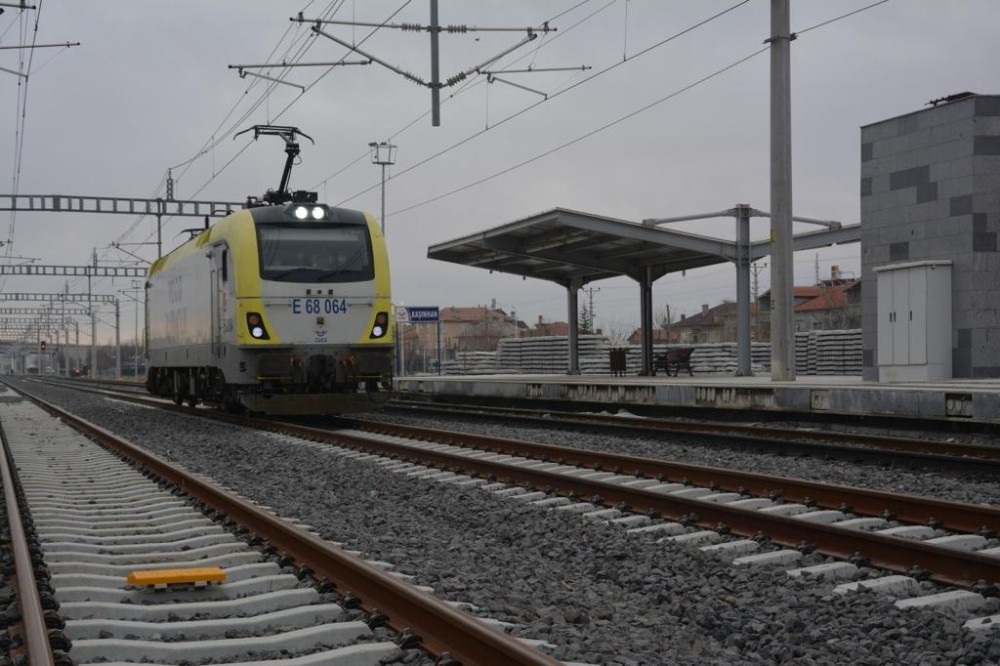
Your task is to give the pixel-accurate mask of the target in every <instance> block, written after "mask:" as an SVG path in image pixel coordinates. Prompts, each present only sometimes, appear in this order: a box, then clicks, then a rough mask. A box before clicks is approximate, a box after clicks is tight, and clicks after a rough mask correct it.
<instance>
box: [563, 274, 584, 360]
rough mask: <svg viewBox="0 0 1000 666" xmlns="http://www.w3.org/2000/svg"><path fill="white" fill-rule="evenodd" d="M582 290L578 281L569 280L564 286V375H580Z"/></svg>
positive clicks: (581, 285)
mask: <svg viewBox="0 0 1000 666" xmlns="http://www.w3.org/2000/svg"><path fill="white" fill-rule="evenodd" d="M581 288H583V282H582V281H580V280H571V281H570V283H569V284H568V285H567V286H566V308H567V310H568V311H569V312H568V313H567V314H568V316H567V319H568V320H569V340H568V345H569V371H568V372H567V373H566V374H569V375H578V374H580V354H579V350H578V348H577V344H578V342H579V338H580V335H579V328H580V326H579V321H578V319H579V314H578V313H579V312H580V306H579V294H578V292H579V291H580V289H581Z"/></svg>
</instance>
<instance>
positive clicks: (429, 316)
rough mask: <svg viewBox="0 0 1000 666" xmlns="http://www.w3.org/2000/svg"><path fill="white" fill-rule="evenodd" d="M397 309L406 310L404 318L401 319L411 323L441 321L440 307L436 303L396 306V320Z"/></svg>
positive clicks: (397, 316) (397, 319) (397, 317)
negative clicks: (418, 305)
mask: <svg viewBox="0 0 1000 666" xmlns="http://www.w3.org/2000/svg"><path fill="white" fill-rule="evenodd" d="M399 310H406V319H404V320H403V321H404V322H409V323H411V324H419V323H421V322H434V321H441V309H440V308H439V307H438V306H436V305H425V306H421V307H406V308H396V321H399Z"/></svg>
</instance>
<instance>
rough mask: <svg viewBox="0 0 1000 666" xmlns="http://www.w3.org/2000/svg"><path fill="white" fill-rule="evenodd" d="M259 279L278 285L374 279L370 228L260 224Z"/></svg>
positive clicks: (335, 225)
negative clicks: (281, 283)
mask: <svg viewBox="0 0 1000 666" xmlns="http://www.w3.org/2000/svg"><path fill="white" fill-rule="evenodd" d="M257 246H258V249H259V252H260V277H261V279H264V280H274V281H276V282H360V281H362V280H373V279H375V270H374V268H373V262H372V248H371V242H370V239H369V237H368V228H367V227H365V226H361V225H340V224H326V225H324V224H315V223H312V224H301V225H297V224H258V225H257Z"/></svg>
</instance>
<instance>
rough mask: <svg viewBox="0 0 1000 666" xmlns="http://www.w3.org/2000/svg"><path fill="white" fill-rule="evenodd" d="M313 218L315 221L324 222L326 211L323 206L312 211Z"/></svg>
mask: <svg viewBox="0 0 1000 666" xmlns="http://www.w3.org/2000/svg"><path fill="white" fill-rule="evenodd" d="M312 217H313V219H314V220H322V219H323V218H324V217H326V211H325V210H324V209H323V207H322V206H316V207H315V208H313V209H312Z"/></svg>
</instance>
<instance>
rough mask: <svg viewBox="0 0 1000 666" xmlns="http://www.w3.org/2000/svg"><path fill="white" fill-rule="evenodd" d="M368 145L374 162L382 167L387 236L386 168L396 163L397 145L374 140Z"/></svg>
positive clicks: (383, 210) (383, 222) (383, 231)
mask: <svg viewBox="0 0 1000 666" xmlns="http://www.w3.org/2000/svg"><path fill="white" fill-rule="evenodd" d="M368 147H369V148H370V149H371V152H372V164H378V165H379V166H381V167H382V235H383V236H385V168H386V166H388V165H390V164H395V162H394V160H395V151H396V146H394V145H393V144H391V143H390V142H388V141H378V142H375V141H372V142H371V143H369V144H368Z"/></svg>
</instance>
